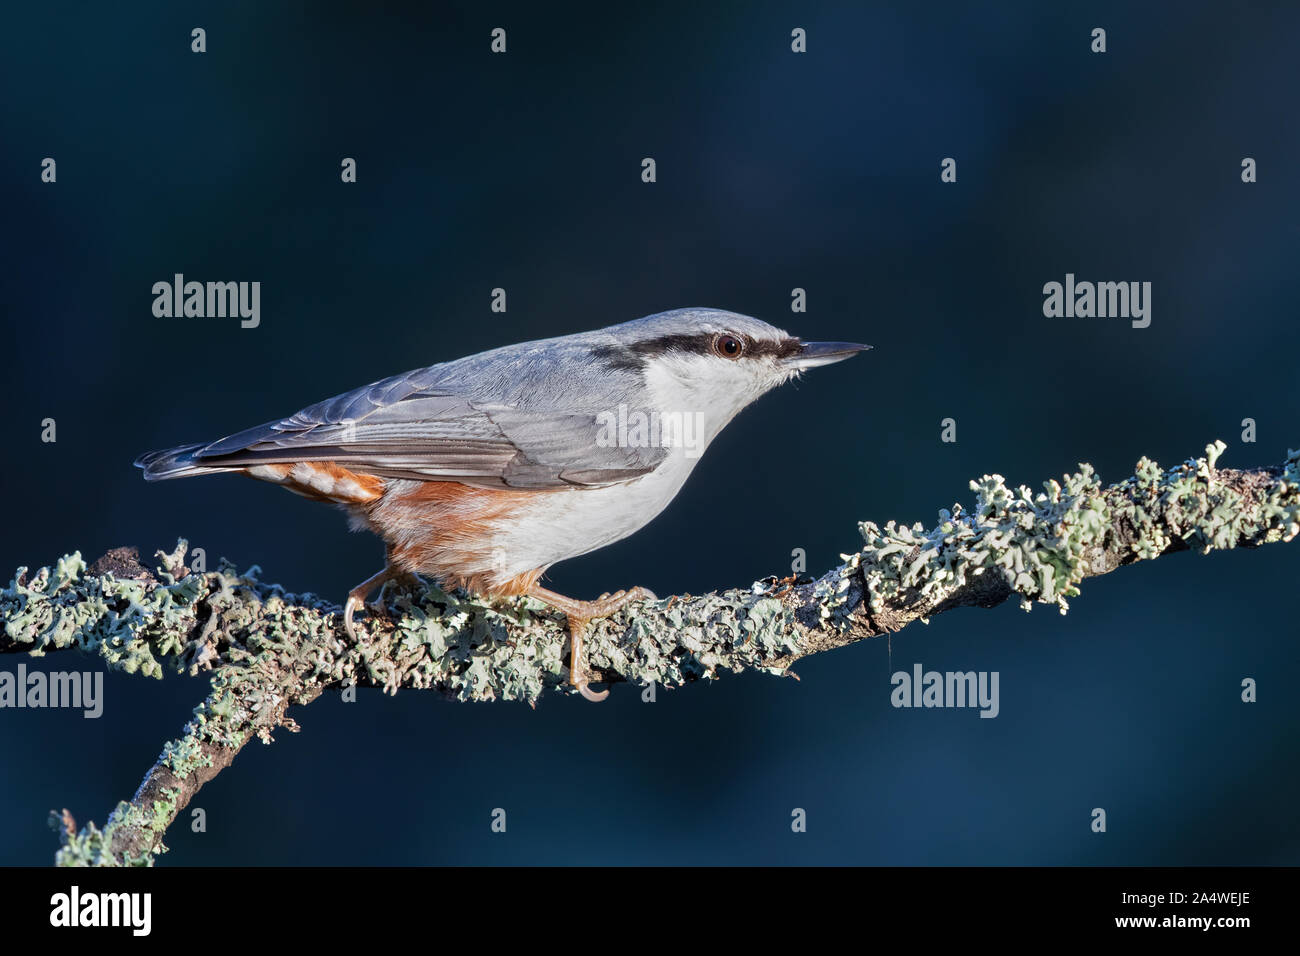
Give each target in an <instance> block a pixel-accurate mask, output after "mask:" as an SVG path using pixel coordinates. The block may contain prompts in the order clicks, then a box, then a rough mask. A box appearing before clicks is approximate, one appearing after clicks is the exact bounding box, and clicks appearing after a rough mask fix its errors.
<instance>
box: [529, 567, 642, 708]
mask: <svg viewBox="0 0 1300 956" xmlns="http://www.w3.org/2000/svg"><path fill="white" fill-rule="evenodd" d="M529 595H530V596H532V597H534V598H536V599H537V600H539V601H542V602H544V603H546V604H549V605H550V606H551V607H553V608H555V609H556V610H557V611H559V612H560V613H562V614H563V615H564V619H565V622H566V623H567V624H568V627H569V683H570V684H572V685H573V686H574V687H576V688H577V689H578V693H579V694H581V695H582V696H583V697H585V698H586V699H587V700H590V701H602V700H604V699H605V698H606V697H608V696H609V691H608V690H602V691H594V690H592V689H591V687H590V686H589V684H590V680H589V678H588V676H587V657H586V655H585V654H584V653H583V640H582V639H583V634H584V632H585V631H586V630H587V625H588V624H589V623H590V622H591V621H593V620H596V619H598V618H602V617H609V616H610V615H611V614H615V613H617V612H618V611H621V610H622V609H623V608H624V607H626V606H627V605H629V604H632V603H634V602H636V601H655V600H658V599H657V598H656V597H655V595H654V592H653V591H650V590H648V589H646V588H640V587H637V588H632V589H631V590H628V591H617V592H615V593H614V594H602V595H601V596H600V597H599V598H597V599H596V600H594V601H578V600H575V599H573V598H569V597H565V596H564V595H563V594H556V593H555V592H554V591H548V590H547V589H546V588H542V587H534V588H533V589H532V590H531V591H530V592H529Z"/></svg>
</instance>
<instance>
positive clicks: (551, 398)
mask: <svg viewBox="0 0 1300 956" xmlns="http://www.w3.org/2000/svg"><path fill="white" fill-rule="evenodd" d="M869 347H870V346H866V345H853V344H851V343H847V342H801V341H800V340H799V339H797V338H793V337H791V336H789V335H787V334H786V333H785V332H783V331H781V330H780V329H777V328H773V327H772V326H770V325H768V324H767V323H765V322H760V321H759V320H758V319H753V318H750V317H748V316H744V315H737V314H735V313H734V312H722V311H718V310H715V309H678V310H675V311H672V312H661V313H659V314H658V315H650V316H646V317H645V318H641V319H636V320H634V321H632V322H624V323H623V324H621V325H612V326H610V327H609V328H605V329H598V330H597V331H594V332H581V333H578V334H576V335H565V336H561V337H559V338H553V339H542V340H540V341H536V342H524V343H522V344H520V345H508V346H506V347H504V348H499V349H493V350H492V351H490V352H482V353H480V354H478V355H471V356H469V357H467V358H463V359H459V360H457V361H454V362H446V363H443V364H441V365H433V366H430V367H429V368H422V369H418V370H416V371H414V372H407V373H406V374H404V375H397V376H394V377H392V378H386V379H383V380H381V381H378V382H375V383H374V384H372V385H366V386H363V387H361V388H358V389H355V390H353V391H350V392H345V393H344V394H342V395H338V396H336V397H334V398H330V399H327V400H325V401H323V402H319V403H317V404H315V405H312V406H310V407H309V408H304V409H303V410H302V411H300V412H298V413H297V414H295V415H291V416H290V417H288V418H285V419H281V420H280V421H277V422H271V423H269V424H266V425H259V426H258V427H256V428H250V429H247V430H246V431H242V432H239V433H237V434H235V435H231V436H229V437H228V438H223V439H221V440H220V441H215V442H210V443H196V444H192V445H182V446H180V447H178V448H169V449H166V450H164V451H156V452H150V453H149V454H147V455H142V456H141V457H140V458H139V459H137V460H136V462H135V464H136V465H137V466H139V467H141V468H143V469H144V477H145V479H146V480H148V481H159V480H162V479H165V478H184V477H188V476H190V475H202V474H212V473H215V472H239V473H241V474H245V475H248V476H250V477H252V478H258V479H261V480H263V481H270V482H274V483H276V484H279V485H283V486H284V487H285V488H287V489H288V490H289V491H292V492H294V493H296V494H299V495H303V496H304V497H307V498H312V499H314V500H317V501H328V502H333V503H334V504H337V505H340V506H342V508H343V509H344V510H345V511H346V512H347V513H348V515H349V516H350V522H351V524H352V527H353V529H354V530H359V529H361V528H369V529H370V530H372V531H374V532H375V533H376V534H378V535H379V536H380V537H381V538H383V539H384V542H385V545H386V546H387V561H386V562H385V567H384V570H382V571H380V572H379V573H378V574H376V575H374V576H373V577H371V578H370V579H369V580H367V581H365V582H363V583H362V584H359V585H358V586H357V587H356V588H354V589H353V590H352V592H351V593H350V594H349V595H348V600H347V604H346V606H345V609H344V615H343V622H344V628H345V629H346V631H347V633H348V635H349V636H351V637H352V638H353V639H355V637H356V635H355V632H354V631H353V627H352V616H353V614H354V613H355V611H356V610H357V608H359V607H361V606H363V604H364V602H365V599H366V596H367V595H368V594H370V592H371V591H373V590H374V589H375V588H377V587H379V586H380V585H382V584H383V583H384V582H385V581H388V580H390V579H392V578H395V577H402V576H409V575H411V574H416V573H418V574H426V575H428V576H430V577H432V578H434V579H435V580H437V581H438V582H439V583H440V584H443V585H446V586H453V587H454V586H463V587H465V588H466V589H468V590H469V591H472V592H474V593H477V594H479V595H482V596H485V597H489V598H494V597H504V596H510V595H520V594H527V595H530V596H532V597H534V598H537V599H538V600H541V601H543V602H545V603H546V604H549V605H550V606H551V607H553V608H555V609H556V610H558V611H560V612H562V613H563V614H564V615H565V618H566V621H567V625H568V629H569V635H570V651H569V680H570V682H571V683H572V684H573V685H574V686H575V687H577V688H578V690H579V691H580V692H581V693H582V695H583V696H584V697H587V698H588V699H591V700H603V699H604V698H605V697H606V696H607V695H608V693H609V691H603V692H601V693H599V694H597V693H595V692H593V691H592V690H590V689H589V688H588V686H587V684H588V679H587V674H586V663H585V658H584V656H583V653H582V633H583V631H584V629H585V627H586V625H587V623H588V622H589V621H590V620H592V619H594V618H600V617H606V616H608V615H610V614H613V613H614V612H615V611H617V610H619V609H620V608H621V607H623V606H624V605H625V604H627V603H628V602H630V601H636V600H642V599H653V597H654V595H652V594H651V593H650V592H648V591H646V590H645V589H643V588H633V589H632V590H630V591H626V592H624V591H620V592H618V593H617V594H614V595H612V596H609V597H602V598H601V599H599V600H596V601H577V600H574V599H572V598H567V597H565V596H563V595H561V594H556V593H555V592H554V591H549V590H547V589H546V588H543V587H541V586H540V585H539V584H538V581H539V579H540V578H541V576H542V575H543V574H544V573H545V572H546V570H547V569H548V568H549V567H550V566H551V565H552V564H555V563H556V562H557V561H563V560H565V559H566V558H573V557H576V556H578V555H580V554H586V553H587V552H589V551H594V550H595V549H597V548H601V547H604V546H605V545H607V544H612V543H613V542H615V541H618V540H620V539H622V538H626V537H627V536H628V535H630V534H632V533H633V532H635V531H637V530H639V529H640V528H642V527H644V526H645V525H646V524H647V523H648V522H649V521H650V520H651V519H652V518H654V517H655V516H656V515H657V514H659V512H660V511H662V510H663V509H664V508H665V507H666V506H667V504H668V502H670V501H672V500H673V498H674V497H675V496H676V494H677V492H678V491H679V490H680V489H681V487H682V485H683V484H684V483H685V481H686V479H687V477H688V476H689V475H690V473H691V469H692V468H694V467H695V462H696V461H697V460H698V458H699V456H700V454H701V453H702V452H703V451H704V448H705V447H707V446H708V444H709V442H710V441H712V440H713V438H714V437H715V436H716V435H717V434H718V433H719V432H720V431H722V429H723V427H725V426H726V424H727V423H728V422H730V421H731V419H732V418H734V417H735V415H736V413H737V412H739V411H740V410H741V409H742V408H744V407H745V406H746V405H748V404H749V403H750V402H752V401H754V400H755V399H756V398H758V397H759V396H760V395H762V394H764V393H765V392H767V391H769V390H770V389H773V388H775V387H776V386H777V385H780V384H781V383H782V382H785V381H786V380H787V379H790V378H792V377H794V376H797V375H798V374H799V373H801V372H802V371H803V370H804V369H809V368H815V367H816V366H818V365H829V364H830V363H832V362H838V361H840V360H842V359H846V358H848V357H850V356H851V355H854V354H855V353H857V352H860V351H862V350H863V349H866V348H869Z"/></svg>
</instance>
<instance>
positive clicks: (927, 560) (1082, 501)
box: [844, 442, 1300, 614]
mask: <svg viewBox="0 0 1300 956" xmlns="http://www.w3.org/2000/svg"><path fill="white" fill-rule="evenodd" d="M1225 448H1226V446H1225V445H1224V444H1223V443H1222V442H1215V443H1214V444H1212V445H1209V446H1207V447H1206V455H1205V457H1204V458H1199V459H1191V460H1188V461H1186V462H1184V463H1183V464H1181V465H1178V466H1177V467H1174V468H1171V469H1169V470H1167V471H1162V470H1161V469H1160V467H1159V466H1158V465H1156V463H1155V462H1152V461H1150V460H1148V459H1146V458H1143V459H1142V460H1141V461H1139V462H1138V465H1137V469H1136V472H1135V474H1134V476H1133V477H1131V478H1129V479H1127V480H1126V481H1124V482H1121V483H1119V484H1118V485H1115V486H1113V487H1111V488H1108V489H1103V488H1102V486H1101V483H1100V481H1099V480H1098V479H1097V477H1096V475H1095V474H1094V472H1093V469H1092V467H1091V466H1090V465H1086V464H1081V465H1080V466H1079V469H1080V470H1079V471H1078V472H1075V473H1074V474H1071V475H1066V476H1065V478H1064V483H1061V482H1056V481H1047V482H1045V483H1044V484H1043V490H1042V491H1040V492H1037V493H1035V492H1033V491H1031V490H1030V489H1029V488H1026V487H1025V486H1023V485H1021V486H1019V487H1018V488H1015V489H1012V488H1010V487H1008V486H1007V484H1006V481H1005V479H1004V478H1003V477H1002V476H1001V475H985V476H984V477H983V478H981V479H980V480H978V481H972V482H971V485H970V486H971V490H972V491H974V492H975V493H976V496H977V497H976V505H975V510H974V511H973V512H972V513H970V514H967V513H964V512H963V511H962V508H961V505H959V504H958V505H954V506H953V508H952V510H951V511H948V510H943V511H940V513H939V523H938V525H936V526H935V527H934V528H932V529H929V530H926V529H925V528H924V527H923V526H922V525H921V524H919V523H917V524H915V525H913V526H911V527H906V526H900V525H897V524H896V523H894V522H892V521H891V522H889V523H888V524H886V525H885V527H884V528H883V529H882V528H880V527H878V526H877V525H875V524H873V523H871V522H864V523H862V524H861V525H860V526H859V527H860V529H861V532H862V535H863V538H864V540H865V546H864V547H863V549H862V550H861V551H860V552H859V553H858V554H855V555H852V556H846V563H845V566H844V569H845V571H847V570H848V569H849V568H851V567H855V566H856V567H858V568H860V571H861V574H862V577H863V580H864V582H865V585H866V589H867V592H868V594H869V598H868V604H869V606H870V607H871V609H872V610H873V611H879V610H881V609H883V608H884V607H885V606H886V605H888V604H890V603H891V602H894V601H896V600H897V599H898V598H899V597H900V595H902V594H904V592H907V593H909V594H919V595H920V596H921V597H922V598H924V599H926V600H927V603H928V604H929V605H930V606H935V605H938V604H940V603H942V602H943V601H944V600H945V599H946V598H947V597H949V596H950V595H952V593H953V592H955V591H956V590H957V589H958V588H962V587H964V586H966V585H967V584H969V583H971V582H972V581H973V579H974V578H976V577H978V576H979V575H984V574H996V575H1000V576H1001V577H1002V578H1003V579H1004V580H1005V582H1006V584H1007V585H1008V586H1009V588H1010V589H1011V590H1012V591H1013V592H1015V593H1016V594H1019V595H1020V597H1021V606H1022V607H1024V608H1025V609H1026V610H1028V609H1029V608H1030V607H1031V606H1032V604H1033V603H1035V602H1037V603H1042V604H1053V605H1056V606H1057V607H1058V608H1059V609H1060V610H1061V613H1063V614H1064V613H1065V612H1066V610H1068V608H1069V602H1068V601H1067V598H1071V597H1074V596H1075V595H1077V594H1078V593H1079V589H1078V584H1079V582H1081V581H1082V580H1083V579H1084V578H1085V577H1087V576H1088V575H1089V574H1090V573H1100V571H1101V570H1103V568H1093V567H1092V566H1091V564H1090V562H1091V561H1092V560H1093V559H1094V558H1095V557H1096V556H1098V555H1099V554H1102V553H1103V552H1104V551H1105V549H1106V548H1107V547H1108V544H1109V538H1108V535H1112V534H1114V533H1115V530H1116V528H1118V527H1120V526H1121V525H1122V526H1124V527H1127V528H1129V529H1131V531H1132V533H1133V534H1132V540H1131V541H1130V542H1129V543H1128V545H1127V547H1128V548H1129V550H1130V551H1131V552H1132V554H1133V556H1134V557H1136V558H1137V559H1149V558H1154V557H1156V556H1157V555H1159V554H1162V553H1163V552H1164V551H1166V550H1167V549H1168V548H1169V547H1170V546H1171V545H1173V544H1174V543H1175V542H1176V541H1184V542H1189V543H1194V544H1196V545H1199V546H1200V548H1201V549H1202V550H1203V551H1205V552H1208V551H1210V550H1212V549H1215V548H1233V547H1236V546H1237V545H1238V544H1239V543H1241V542H1243V541H1252V540H1255V539H1258V540H1259V541H1260V542H1263V541H1272V540H1288V541H1289V540H1291V539H1292V538H1294V537H1295V536H1296V534H1297V533H1298V532H1300V525H1298V524H1297V515H1298V514H1300V503H1298V500H1297V494H1296V492H1297V484H1296V481H1297V469H1298V468H1300V462H1298V461H1297V453H1296V452H1294V451H1292V452H1289V453H1288V457H1287V462H1286V464H1285V466H1284V472H1283V475H1282V478H1281V479H1280V480H1278V481H1276V482H1273V483H1271V485H1270V489H1269V492H1268V494H1267V495H1266V496H1264V497H1263V499H1262V501H1259V502H1257V503H1255V502H1252V503H1247V502H1246V501H1245V500H1244V499H1243V496H1242V495H1241V494H1240V493H1238V492H1237V491H1235V490H1234V489H1233V488H1232V487H1230V486H1229V485H1228V484H1227V483H1225V482H1224V481H1222V480H1220V479H1219V477H1218V474H1217V471H1216V463H1217V461H1218V459H1219V456H1220V455H1222V453H1223V451H1224V450H1225Z"/></svg>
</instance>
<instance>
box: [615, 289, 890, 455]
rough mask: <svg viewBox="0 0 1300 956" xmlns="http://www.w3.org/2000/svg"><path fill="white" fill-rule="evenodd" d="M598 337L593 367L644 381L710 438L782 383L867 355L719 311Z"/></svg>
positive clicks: (668, 316)
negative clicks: (704, 423)
mask: <svg viewBox="0 0 1300 956" xmlns="http://www.w3.org/2000/svg"><path fill="white" fill-rule="evenodd" d="M603 334H604V335H606V336H608V339H605V340H604V341H603V342H602V344H598V345H597V346H595V348H593V350H592V354H593V356H594V357H595V358H596V359H597V360H598V361H599V362H601V363H603V364H604V365H605V366H606V367H607V368H618V369H627V370H634V371H638V372H640V373H641V374H643V375H644V377H645V383H646V386H647V388H648V389H649V391H650V393H651V394H652V395H653V396H654V397H655V399H656V400H657V401H658V402H659V403H660V404H661V405H663V406H665V407H666V408H668V409H672V410H675V411H688V412H700V413H703V414H704V415H705V417H706V419H707V420H708V422H709V424H710V426H711V427H710V432H711V433H712V434H711V435H710V438H711V437H712V435H714V434H716V433H717V432H718V431H721V429H722V428H723V426H725V425H726V424H727V422H729V421H731V419H732V418H733V417H734V416H735V415H736V413H737V412H739V411H740V410H741V409H742V408H744V407H745V406H746V405H748V404H750V403H751V402H753V401H754V400H755V399H757V398H758V397H759V396H761V395H763V394H764V393H766V392H768V391H770V390H772V389H773V388H776V386H778V385H780V384H781V383H783V382H785V381H788V380H789V379H791V378H793V377H795V376H797V375H799V374H800V373H802V372H804V371H806V370H807V369H810V368H816V367H818V366H820V365H830V364H831V363H833V362H839V361H843V360H844V359H846V358H850V357H852V356H853V355H856V354H857V353H858V352H861V351H863V350H864V349H869V348H870V347H871V346H869V345H856V344H854V343H851V342H804V341H802V340H801V339H798V338H796V337H794V336H792V335H789V334H788V333H786V332H785V331H783V330H781V329H778V328H776V327H775V326H772V325H768V324H767V323H766V322H762V321H760V320H758V319H755V318H751V317H750V316H747V315H739V314H737V313H735V312H724V311H722V310H720V309H676V310H674V311H672V312H661V313H659V314H658V315H648V316H646V317H645V318H643V319H636V320H635V321H632V322H625V323H623V324H622V325H616V326H613V327H611V328H608V329H604V330H603ZM610 339H612V341H609V340H610Z"/></svg>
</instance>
